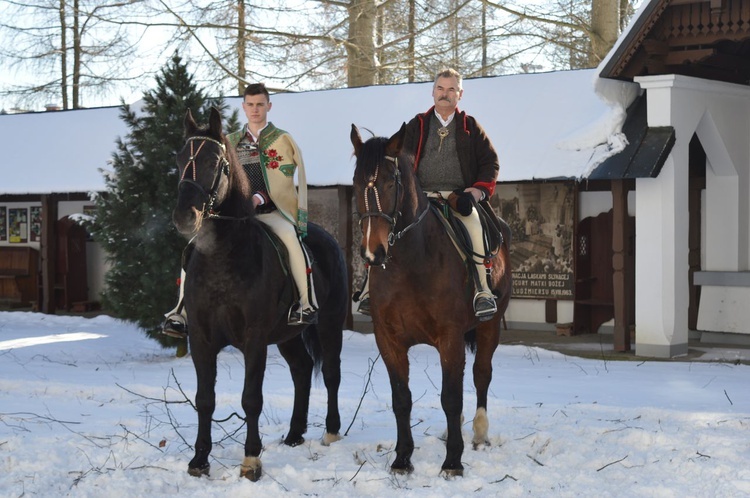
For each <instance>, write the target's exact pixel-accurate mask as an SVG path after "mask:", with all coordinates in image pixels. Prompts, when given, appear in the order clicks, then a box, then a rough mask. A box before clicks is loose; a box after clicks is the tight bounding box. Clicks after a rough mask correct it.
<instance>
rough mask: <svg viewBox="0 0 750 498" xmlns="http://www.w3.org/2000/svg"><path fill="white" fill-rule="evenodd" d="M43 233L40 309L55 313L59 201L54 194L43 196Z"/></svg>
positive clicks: (41, 242) (44, 311) (41, 240)
mask: <svg viewBox="0 0 750 498" xmlns="http://www.w3.org/2000/svg"><path fill="white" fill-rule="evenodd" d="M41 200H42V234H41V239H40V246H41V247H40V248H41V258H42V264H41V271H42V288H41V293H40V294H41V295H40V296H39V298H40V301H41V302H40V303H39V310H40V311H41V312H42V313H47V314H50V315H52V314H54V313H55V311H56V309H55V274H56V272H57V268H56V265H57V229H56V228H57V201H58V198H57V196H55V195H54V194H51V195H43V196H42V199H41Z"/></svg>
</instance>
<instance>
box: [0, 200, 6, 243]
mask: <svg viewBox="0 0 750 498" xmlns="http://www.w3.org/2000/svg"><path fill="white" fill-rule="evenodd" d="M7 240H8V211H7V208H6V207H5V206H0V242H5V241H7Z"/></svg>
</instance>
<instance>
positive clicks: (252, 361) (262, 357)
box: [240, 341, 268, 481]
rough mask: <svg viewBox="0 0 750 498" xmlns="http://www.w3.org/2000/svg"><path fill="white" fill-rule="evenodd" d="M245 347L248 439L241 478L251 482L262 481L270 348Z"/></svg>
mask: <svg viewBox="0 0 750 498" xmlns="http://www.w3.org/2000/svg"><path fill="white" fill-rule="evenodd" d="M248 342H249V343H251V344H249V345H248V346H246V347H245V351H244V356H245V387H244V389H243V390H242V409H243V410H245V421H246V424H247V438H246V439H245V459H244V460H243V461H242V466H241V469H240V476H241V477H246V478H248V479H250V480H251V481H257V480H258V479H260V476H261V473H262V466H261V462H260V452H261V450H262V449H263V444H262V442H261V440H260V430H259V429H258V421H259V419H260V413H261V411H262V410H263V375H264V374H265V371H266V358H267V354H268V348H267V347H266V345H265V344H263V343H261V344H258V343H256V342H253V341H248Z"/></svg>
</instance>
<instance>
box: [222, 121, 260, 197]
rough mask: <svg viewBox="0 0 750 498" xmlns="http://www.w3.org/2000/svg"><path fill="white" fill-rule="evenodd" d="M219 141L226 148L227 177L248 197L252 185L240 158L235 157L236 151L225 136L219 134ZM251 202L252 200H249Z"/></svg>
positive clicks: (251, 190)
mask: <svg viewBox="0 0 750 498" xmlns="http://www.w3.org/2000/svg"><path fill="white" fill-rule="evenodd" d="M221 143H223V144H224V147H225V148H226V151H227V152H226V154H227V161H229V177H230V178H231V179H232V184H234V185H235V187H236V188H237V190H238V191H239V193H240V194H241V195H242V197H243V198H244V199H250V197H251V195H252V193H253V186H252V185H250V179H249V178H248V177H247V175H246V174H245V170H244V168H243V167H242V165H241V164H240V160H239V158H238V157H237V151H236V150H235V148H234V147H232V145H231V144H230V143H229V140H228V139H227V136H226V135H225V134H223V133H222V134H221ZM251 204H252V202H251Z"/></svg>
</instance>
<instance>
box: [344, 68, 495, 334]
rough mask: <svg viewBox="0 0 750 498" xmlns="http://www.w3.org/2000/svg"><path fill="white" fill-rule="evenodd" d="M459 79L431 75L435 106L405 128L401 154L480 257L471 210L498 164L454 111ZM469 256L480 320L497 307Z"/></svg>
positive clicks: (490, 187) (487, 192)
mask: <svg viewBox="0 0 750 498" xmlns="http://www.w3.org/2000/svg"><path fill="white" fill-rule="evenodd" d="M462 80H463V78H462V77H461V75H460V74H459V73H458V72H457V71H456V70H454V69H444V70H442V71H440V72H439V73H438V74H437V76H436V78H435V82H434V84H433V88H432V98H433V100H434V102H435V105H434V106H433V107H432V108H430V109H429V110H428V111H427V112H425V113H423V114H417V115H416V116H415V117H414V118H413V119H412V120H411V121H410V122H409V123H408V124H407V125H406V136H405V138H404V150H406V151H408V152H410V153H412V154H414V168H415V169H416V172H417V177H418V178H419V182H420V184H421V186H422V190H424V191H425V192H427V194H428V196H430V197H441V198H443V197H444V198H445V199H449V197H450V198H451V199H450V202H449V204H450V205H451V208H452V210H453V215H454V216H455V217H456V218H457V219H458V220H460V221H461V223H462V224H463V225H464V226H465V227H466V230H467V232H468V234H469V238H470V239H471V244H472V246H473V249H472V250H473V252H474V253H479V254H482V253H483V252H484V248H485V244H484V234H483V230H482V225H481V221H480V217H479V213H478V212H477V209H476V208H475V207H474V206H475V204H476V203H478V202H481V201H486V200H488V199H489V198H490V196H491V195H492V194H493V192H494V191H495V182H496V181H497V175H498V171H499V169H500V164H499V160H498V156H497V152H495V148H494V147H493V146H492V142H491V141H490V139H489V138H488V137H487V135H486V134H485V132H484V129H483V128H482V127H481V126H480V125H479V123H477V121H476V119H474V118H473V117H472V116H469V115H468V114H466V113H465V112H463V111H459V110H458V101H459V100H461V97H462V96H463V88H462ZM451 194H453V195H451ZM454 199H455V202H454ZM472 199H473V202H472ZM456 209H457V210H456ZM469 257H470V258H471V260H472V262H473V264H474V266H475V268H476V271H477V275H478V277H479V278H477V279H476V281H477V282H478V284H479V285H478V287H479V288H477V289H476V294H475V296H474V313H475V315H476V316H477V317H478V318H479V319H480V320H488V319H490V318H491V317H492V315H494V314H495V313H496V312H497V304H496V303H495V296H494V295H493V294H492V291H491V290H490V288H489V284H488V283H487V278H485V275H486V269H485V266H484V258H482V257H478V256H477V254H474V255H470V256H469ZM362 294H363V299H361V300H360V305H359V308H358V309H359V311H360V313H363V314H369V311H370V303H369V296H367V295H366V290H364V291H363V292H362Z"/></svg>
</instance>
